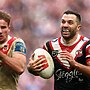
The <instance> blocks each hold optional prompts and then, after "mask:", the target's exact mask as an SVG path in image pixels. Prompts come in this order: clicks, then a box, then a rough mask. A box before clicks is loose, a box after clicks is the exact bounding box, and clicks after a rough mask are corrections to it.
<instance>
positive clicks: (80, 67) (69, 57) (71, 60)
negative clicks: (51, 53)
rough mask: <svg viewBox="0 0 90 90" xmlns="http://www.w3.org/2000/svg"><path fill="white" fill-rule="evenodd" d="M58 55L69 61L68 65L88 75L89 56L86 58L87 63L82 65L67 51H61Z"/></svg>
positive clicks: (89, 67) (89, 72) (89, 73)
mask: <svg viewBox="0 0 90 90" xmlns="http://www.w3.org/2000/svg"><path fill="white" fill-rule="evenodd" d="M60 57H61V58H62V59H63V60H67V61H69V63H70V65H71V66H72V67H74V68H76V69H77V70H79V71H80V72H82V73H83V74H84V75H86V76H89V77H90V58H88V59H86V61H87V63H86V65H83V64H80V63H78V62H76V61H75V60H74V58H73V56H72V55H71V54H70V53H69V52H67V51H63V52H61V54H60Z"/></svg>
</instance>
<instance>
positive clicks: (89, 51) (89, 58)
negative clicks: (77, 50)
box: [86, 43, 90, 62]
mask: <svg viewBox="0 0 90 90" xmlns="http://www.w3.org/2000/svg"><path fill="white" fill-rule="evenodd" d="M86 62H90V43H88V45H87V46H86Z"/></svg>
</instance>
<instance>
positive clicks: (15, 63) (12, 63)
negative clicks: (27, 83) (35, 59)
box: [0, 52, 26, 74]
mask: <svg viewBox="0 0 90 90" xmlns="http://www.w3.org/2000/svg"><path fill="white" fill-rule="evenodd" d="M23 58H24V57H23ZM0 59H1V60H2V62H3V63H4V64H6V65H7V66H8V67H10V68H11V69H13V70H14V71H15V72H17V73H18V74H21V73H22V72H23V71H24V70H25V65H26V61H25V59H22V60H21V58H13V57H9V56H7V55H6V54H3V53H2V52H0Z"/></svg>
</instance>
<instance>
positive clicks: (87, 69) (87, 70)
mask: <svg viewBox="0 0 90 90" xmlns="http://www.w3.org/2000/svg"><path fill="white" fill-rule="evenodd" d="M74 68H76V69H77V70H78V71H80V72H81V73H83V74H84V75H85V76H88V77H90V66H86V65H83V64H80V63H78V62H76V63H75V64H74Z"/></svg>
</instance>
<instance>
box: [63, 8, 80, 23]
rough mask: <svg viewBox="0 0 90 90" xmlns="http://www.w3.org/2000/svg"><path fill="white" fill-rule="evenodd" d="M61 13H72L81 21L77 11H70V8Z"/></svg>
mask: <svg viewBox="0 0 90 90" xmlns="http://www.w3.org/2000/svg"><path fill="white" fill-rule="evenodd" d="M63 14H74V15H75V16H76V17H77V19H78V21H79V23H81V16H80V14H79V13H77V12H74V11H71V10H67V11H65V12H64V13H63Z"/></svg>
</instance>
